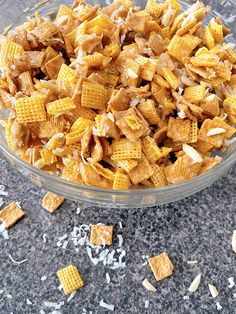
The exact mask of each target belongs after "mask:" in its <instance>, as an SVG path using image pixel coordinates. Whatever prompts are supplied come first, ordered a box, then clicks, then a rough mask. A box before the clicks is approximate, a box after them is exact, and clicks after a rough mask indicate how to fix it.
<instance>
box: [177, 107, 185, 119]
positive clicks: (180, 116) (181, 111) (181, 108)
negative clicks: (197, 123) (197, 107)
mask: <svg viewBox="0 0 236 314" xmlns="http://www.w3.org/2000/svg"><path fill="white" fill-rule="evenodd" d="M176 107H177V109H178V110H179V111H178V113H177V115H178V117H179V118H180V119H185V118H186V114H185V112H184V109H183V107H182V106H181V104H178V103H177V104H176Z"/></svg>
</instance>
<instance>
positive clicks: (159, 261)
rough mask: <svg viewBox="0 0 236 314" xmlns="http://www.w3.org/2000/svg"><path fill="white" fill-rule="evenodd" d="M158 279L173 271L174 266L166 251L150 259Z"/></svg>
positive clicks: (149, 261)
mask: <svg viewBox="0 0 236 314" xmlns="http://www.w3.org/2000/svg"><path fill="white" fill-rule="evenodd" d="M148 263H149V265H150V267H151V269H152V272H153V274H154V276H155V278H156V280H162V279H165V278H166V277H169V276H171V275H172V273H173V269H174V266H173V264H172V262H171V260H170V259H169V256H168V255H167V253H166V252H163V253H161V254H160V255H157V256H154V257H152V258H149V259H148Z"/></svg>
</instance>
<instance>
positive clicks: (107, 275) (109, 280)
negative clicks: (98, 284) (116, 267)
mask: <svg viewBox="0 0 236 314" xmlns="http://www.w3.org/2000/svg"><path fill="white" fill-rule="evenodd" d="M106 281H107V284H108V285H109V283H110V282H111V277H110V275H109V274H108V273H106Z"/></svg>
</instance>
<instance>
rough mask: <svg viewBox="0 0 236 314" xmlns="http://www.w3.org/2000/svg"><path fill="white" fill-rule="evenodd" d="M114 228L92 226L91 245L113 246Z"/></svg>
mask: <svg viewBox="0 0 236 314" xmlns="http://www.w3.org/2000/svg"><path fill="white" fill-rule="evenodd" d="M112 232H113V227H112V226H100V225H92V226H91V235H90V243H92V244H95V245H111V244H112Z"/></svg>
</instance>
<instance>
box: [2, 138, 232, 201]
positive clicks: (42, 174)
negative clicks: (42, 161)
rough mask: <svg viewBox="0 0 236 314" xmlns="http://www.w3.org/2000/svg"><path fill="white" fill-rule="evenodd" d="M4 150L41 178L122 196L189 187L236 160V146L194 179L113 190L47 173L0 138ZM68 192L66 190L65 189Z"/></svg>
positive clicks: (80, 188)
mask: <svg viewBox="0 0 236 314" xmlns="http://www.w3.org/2000/svg"><path fill="white" fill-rule="evenodd" d="M1 150H2V151H3V153H5V154H6V155H7V156H9V157H10V158H12V159H13V160H14V161H15V162H17V163H18V164H20V165H21V166H22V167H24V168H26V169H27V170H29V171H30V172H33V173H34V174H35V175H36V176H38V177H39V178H43V179H44V180H48V181H51V182H54V183H55V184H57V185H61V186H63V187H66V188H73V189H74V191H75V190H77V191H78V192H80V191H81V190H82V191H85V192H95V193H107V194H113V195H114V194H116V195H120V196H127V195H148V194H153V193H161V192H165V191H168V192H170V191H176V190H182V189H184V188H185V187H186V186H187V185H188V187H189V186H190V185H193V184H194V183H200V182H201V181H203V180H204V179H206V180H207V179H208V178H209V177H212V175H214V174H217V173H220V172H221V170H222V172H223V171H224V170H227V169H228V168H229V167H230V166H231V165H232V164H233V163H235V162H236V158H235V157H236V147H235V148H234V149H233V151H232V152H231V153H230V154H229V156H226V158H225V159H223V160H222V162H221V163H220V164H218V165H217V166H215V167H214V168H212V169H210V170H208V171H207V172H206V173H203V174H200V175H198V176H196V177H194V178H192V179H189V180H186V181H184V182H181V183H177V184H171V185H167V186H163V187H160V188H144V189H137V190H127V191H126V190H113V189H111V188H100V187H95V186H88V185H82V184H79V183H75V182H71V181H67V180H65V179H63V178H61V177H57V176H54V175H52V174H49V173H47V172H46V171H44V170H41V169H38V168H36V167H35V166H33V165H31V164H29V163H28V162H26V161H24V160H23V159H21V158H20V157H18V156H17V155H16V154H15V153H14V151H12V150H11V149H10V148H9V147H8V146H7V144H6V143H4V141H3V142H2V140H1V139H0V151H1ZM65 192H66V191H65Z"/></svg>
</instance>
